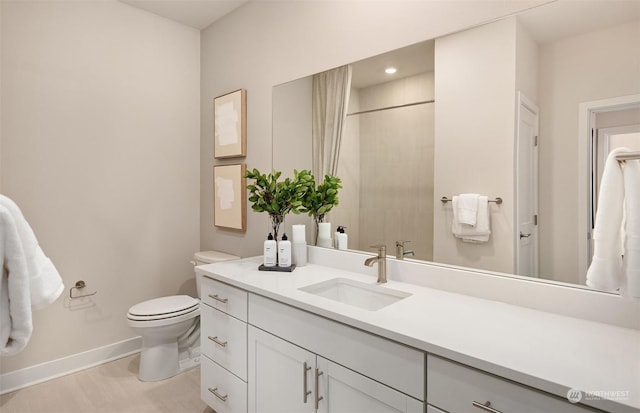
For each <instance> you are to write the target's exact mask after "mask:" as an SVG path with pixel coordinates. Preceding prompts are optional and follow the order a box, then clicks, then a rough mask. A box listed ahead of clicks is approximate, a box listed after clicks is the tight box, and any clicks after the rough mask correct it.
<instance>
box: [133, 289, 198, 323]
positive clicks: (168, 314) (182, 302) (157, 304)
mask: <svg viewBox="0 0 640 413" xmlns="http://www.w3.org/2000/svg"><path fill="white" fill-rule="evenodd" d="M199 308H200V301H198V300H196V299H195V298H193V297H190V296H188V295H173V296H168V297H160V298H154V299H153V300H148V301H144V302H141V303H139V304H136V305H134V306H133V307H131V308H130V309H129V312H128V313H127V318H128V319H129V320H131V321H142V322H144V321H155V320H165V319H171V318H176V317H180V316H184V315H188V314H190V313H193V312H196V313H199V311H198V310H199ZM181 318H187V317H181Z"/></svg>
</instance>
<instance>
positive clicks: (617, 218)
mask: <svg viewBox="0 0 640 413" xmlns="http://www.w3.org/2000/svg"><path fill="white" fill-rule="evenodd" d="M628 151H629V149H627V148H617V149H614V150H612V151H611V153H609V156H608V157H607V161H606V163H605V165H604V172H603V173H602V181H601V185H600V194H599V195H598V196H599V198H598V210H597V212H596V221H595V227H594V229H593V258H592V260H591V265H590V266H589V269H588V270H587V285H588V286H589V287H592V288H595V289H598V290H603V291H617V290H618V289H619V288H620V287H621V285H622V242H621V236H620V231H621V227H622V211H623V205H624V182H623V177H622V167H621V165H620V163H619V162H618V160H617V159H616V156H617V155H618V154H620V153H624V152H628Z"/></svg>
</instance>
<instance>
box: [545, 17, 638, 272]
mask: <svg viewBox="0 0 640 413" xmlns="http://www.w3.org/2000/svg"><path fill="white" fill-rule="evenodd" d="M638 38H640V22H638V21H634V22H630V23H627V24H623V25H620V26H617V27H613V28H609V29H604V30H598V31H595V32H591V33H587V34H584V35H579V36H574V37H570V38H567V39H563V40H560V41H558V42H555V43H550V44H544V45H541V46H540V52H539V53H540V55H539V56H540V102H539V106H540V113H541V115H540V188H544V191H541V192H540V204H539V208H540V225H541V227H540V228H541V231H540V255H541V256H542V257H548V258H549V259H544V260H542V261H541V263H540V264H541V265H540V274H541V275H542V276H545V275H547V276H548V275H553V276H554V279H555V280H557V281H564V282H569V283H577V282H579V272H580V271H579V268H580V262H579V251H578V246H579V245H581V241H582V240H581V239H579V238H578V237H584V236H585V234H586V220H585V222H581V221H579V219H578V218H580V217H586V212H585V213H584V214H583V215H581V214H579V213H578V211H579V209H580V208H586V205H587V202H586V198H581V197H580V196H579V189H578V182H581V181H579V177H580V175H579V174H583V173H584V174H586V173H587V171H579V170H578V156H579V155H580V154H579V153H578V152H579V151H578V148H579V143H578V142H579V141H578V126H579V125H578V107H579V104H580V103H581V102H590V101H594V100H599V99H607V98H613V97H618V96H626V95H632V94H636V93H640V77H639V76H638V74H639V73H640V46H639V43H638V41H637V39H638ZM551 257H553V258H551ZM582 265H583V266H584V265H586V264H582Z"/></svg>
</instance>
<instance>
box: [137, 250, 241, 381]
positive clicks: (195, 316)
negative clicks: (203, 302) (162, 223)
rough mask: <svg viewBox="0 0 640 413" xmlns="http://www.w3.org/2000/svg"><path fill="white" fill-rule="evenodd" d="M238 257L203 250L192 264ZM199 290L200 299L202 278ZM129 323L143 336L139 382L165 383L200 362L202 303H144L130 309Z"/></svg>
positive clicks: (181, 298)
mask: <svg viewBox="0 0 640 413" xmlns="http://www.w3.org/2000/svg"><path fill="white" fill-rule="evenodd" d="M237 258H239V257H236V256H234V255H229V254H225V253H222V252H218V251H202V252H197V253H195V254H194V261H191V263H192V264H193V265H194V266H195V265H204V264H211V263H214V262H221V261H228V260H233V259H237ZM196 288H197V292H198V298H199V297H200V278H199V277H197V278H196ZM127 323H128V324H129V327H131V328H133V329H134V330H135V331H136V332H137V333H138V334H139V335H140V336H142V352H141V353H140V372H139V374H138V377H139V378H140V380H142V381H158V380H164V379H167V378H169V377H172V376H175V375H176V374H178V373H180V372H181V371H184V370H186V369H188V368H190V367H194V366H196V365H197V364H198V363H199V360H200V300H198V299H195V298H193V297H190V296H188V295H172V296H168V297H161V298H155V299H153V300H148V301H144V302H142V303H139V304H136V305H134V306H132V307H131V308H130V309H129V312H128V313H127Z"/></svg>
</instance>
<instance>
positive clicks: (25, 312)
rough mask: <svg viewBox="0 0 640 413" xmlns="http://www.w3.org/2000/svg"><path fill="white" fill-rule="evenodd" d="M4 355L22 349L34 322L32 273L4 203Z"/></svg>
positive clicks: (0, 221)
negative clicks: (30, 290) (30, 291)
mask: <svg viewBox="0 0 640 413" xmlns="http://www.w3.org/2000/svg"><path fill="white" fill-rule="evenodd" d="M0 262H2V263H3V265H2V283H1V284H0V355H2V356H9V355H13V354H16V353H18V352H19V351H21V350H22V349H23V348H24V347H25V346H26V345H27V342H28V341H29V338H30V337H31V332H32V331H33V324H32V321H31V304H30V298H29V275H28V273H27V263H26V260H25V255H24V251H23V249H22V242H21V240H20V236H19V234H18V228H17V226H16V224H15V221H14V219H13V217H12V215H11V212H10V211H9V210H8V209H7V208H5V207H4V206H2V205H0Z"/></svg>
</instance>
